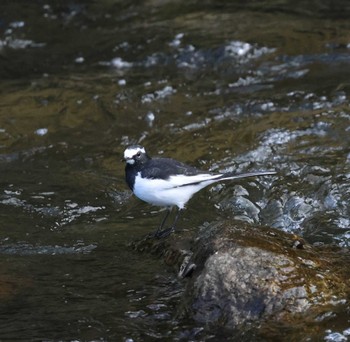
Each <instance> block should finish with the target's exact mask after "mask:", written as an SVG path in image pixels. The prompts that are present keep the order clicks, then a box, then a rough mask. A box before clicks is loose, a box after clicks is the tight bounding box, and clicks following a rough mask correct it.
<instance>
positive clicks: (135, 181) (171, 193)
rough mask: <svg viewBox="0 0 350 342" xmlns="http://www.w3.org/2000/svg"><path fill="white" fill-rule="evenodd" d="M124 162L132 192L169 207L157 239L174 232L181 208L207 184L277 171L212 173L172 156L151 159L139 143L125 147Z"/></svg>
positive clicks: (156, 203) (141, 197) (126, 177)
mask: <svg viewBox="0 0 350 342" xmlns="http://www.w3.org/2000/svg"><path fill="white" fill-rule="evenodd" d="M123 161H125V162H126V166H125V179H126V183H127V184H128V186H129V188H130V189H131V190H132V192H133V193H134V194H135V195H136V196H137V197H138V198H140V199H141V200H143V201H145V202H147V203H150V204H152V205H155V206H161V207H167V208H168V210H167V213H166V215H165V217H164V219H163V220H162V222H161V224H160V226H159V228H158V229H157V230H156V232H155V233H154V234H153V236H154V237H157V238H161V237H165V236H168V235H169V234H170V233H172V232H173V231H175V228H176V223H177V220H178V218H179V214H180V211H181V210H183V209H184V208H185V205H186V203H187V202H188V201H189V200H190V198H191V197H192V196H193V195H194V194H195V193H196V192H198V191H199V190H201V189H203V188H205V187H206V186H208V185H210V184H213V183H216V182H221V181H226V180H233V179H240V178H246V177H256V176H266V175H274V174H276V172H275V171H256V172H249V173H242V174H233V173H232V172H228V173H223V174H220V173H218V174H212V173H209V172H203V171H200V170H198V169H196V168H195V167H192V166H189V165H186V164H184V163H182V162H179V161H177V160H174V159H171V158H151V157H150V156H149V155H148V154H147V152H146V150H145V148H144V147H142V146H140V145H132V146H129V147H127V148H126V150H125V151H124V158H123ZM174 206H177V208H178V212H177V214H176V217H175V221H174V223H173V224H172V225H171V226H170V227H169V228H167V229H164V230H163V226H164V224H165V222H166V220H167V218H168V215H169V213H170V211H171V209H172V207H174Z"/></svg>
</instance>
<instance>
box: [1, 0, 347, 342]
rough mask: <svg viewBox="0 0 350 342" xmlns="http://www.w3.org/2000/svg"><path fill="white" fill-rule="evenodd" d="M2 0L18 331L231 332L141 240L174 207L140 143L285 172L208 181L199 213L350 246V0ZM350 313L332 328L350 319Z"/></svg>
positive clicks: (138, 336)
mask: <svg viewBox="0 0 350 342" xmlns="http://www.w3.org/2000/svg"><path fill="white" fill-rule="evenodd" d="M0 7H1V9H2V10H1V11H0V13H1V14H0V27H1V31H0V60H1V63H0V77H1V82H0V90H1V93H0V174H1V178H0V179H1V189H0V216H1V230H0V265H1V267H0V317H1V319H0V339H1V340H4V341H6V340H14V339H28V340H29V339H31V340H46V341H49V340H84V341H90V340H106V341H111V340H118V341H120V340H122V341H129V342H131V341H149V340H157V339H158V340H162V341H164V340H198V341H199V340H210V339H211V338H214V339H215V338H219V337H220V338H223V339H228V338H229V336H231V333H228V334H227V335H225V332H213V331H208V330H207V329H206V327H204V326H201V325H198V324H196V323H195V322H189V321H187V320H183V319H182V318H180V317H177V315H176V308H177V305H178V301H179V298H180V295H181V291H182V289H183V281H181V280H179V279H177V278H176V275H175V274H174V273H173V271H172V270H171V269H169V268H168V267H167V266H166V265H164V264H163V262H162V261H160V260H157V259H156V258H155V257H153V256H151V255H147V254H140V253H138V252H136V251H133V250H132V249H131V248H130V247H128V245H129V243H130V242H132V241H134V240H135V239H137V238H139V237H141V236H143V235H144V234H146V233H148V232H150V231H152V230H153V229H154V228H155V227H156V226H157V224H158V222H159V219H160V217H159V216H160V213H159V211H158V209H157V208H151V207H150V206H148V205H146V204H143V203H141V202H139V201H138V200H137V199H135V198H134V197H131V194H130V193H129V191H128V190H127V188H126V186H125V184H124V170H123V165H122V163H121V162H120V159H121V155H122V152H123V150H124V148H125V146H126V145H128V144H131V143H137V142H141V143H142V144H144V145H145V146H146V147H147V148H148V150H149V152H150V153H151V154H152V155H164V156H165V155H166V156H171V157H174V158H178V159H180V160H182V161H184V162H187V163H190V164H192V165H194V166H197V167H200V168H203V169H208V170H211V171H222V172H223V171H237V172H243V171H248V170H258V169H276V170H277V171H278V176H277V177H273V179H267V180H265V179H264V180H263V179H261V180H256V181H253V182H242V183H240V184H225V185H218V186H215V187H213V188H211V189H208V190H204V191H203V192H202V193H200V194H198V195H196V196H195V198H194V199H193V200H192V201H191V202H190V203H189V208H188V210H187V211H186V213H185V215H184V217H183V220H182V226H183V229H189V230H195V229H198V228H199V227H200V226H201V225H202V224H203V223H205V222H210V221H212V220H216V219H220V218H221V217H225V218H227V217H229V218H232V219H235V220H237V221H238V222H239V221H246V222H251V223H252V224H265V225H268V226H271V227H275V228H277V229H282V230H285V231H287V232H292V233H296V234H300V235H302V236H303V237H304V238H305V239H306V240H307V241H308V242H310V243H314V244H317V245H320V244H335V245H337V246H340V247H342V248H348V247H349V245H350V207H349V202H350V190H349V189H350V187H349V183H350V166H349V165H350V148H349V146H350V138H349V136H350V110H349V81H348V80H349V77H350V59H349V53H350V24H349V15H350V8H349V5H348V4H347V2H346V1H338V2H337V3H336V4H333V7H329V3H328V2H326V1H321V2H317V3H315V4H312V5H311V3H309V2H308V4H304V3H303V2H300V3H299V2H297V3H295V1H293V2H292V1H290V2H284V3H283V4H281V3H280V2H275V1H264V2H249V3H247V4H245V5H242V4H238V3H236V2H232V1H227V2H226V1H222V2H220V4H218V3H217V2H214V1H213V2H210V1H207V2H205V3H204V4H203V5H199V4H196V3H195V2H181V1H178V2H171V1H169V2H165V3H159V2H152V1H151V2H147V3H141V2H125V1H123V2H111V1H100V2H81V1H80V2H78V1H77V2H72V1H61V2H60V4H59V5H53V4H50V3H47V4H43V3H41V2H34V3H30V4H28V3H27V2H26V1H25V2H24V1H16V2H14V3H11V4H10V3H8V4H2V5H0ZM343 317H344V320H343V321H341V322H340V321H339V322H338V323H334V322H332V323H331V324H329V325H327V323H325V324H324V327H322V329H320V330H321V331H320V338H321V339H326V340H329V341H341V340H342V339H341V338H343V337H344V339H345V338H346V336H349V333H348V330H349V323H348V320H349V316H348V314H346V312H345V311H344V314H343ZM220 334H221V335H223V336H221V335H220ZM237 334H238V335H237V336H239V337H238V338H243V337H242V336H241V335H240V334H239V332H238V333H237ZM245 338H246V339H247V340H251V338H252V337H251V336H246V337H245ZM337 338H340V340H339V339H337Z"/></svg>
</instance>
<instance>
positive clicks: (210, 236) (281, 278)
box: [134, 221, 349, 329]
mask: <svg viewBox="0 0 350 342" xmlns="http://www.w3.org/2000/svg"><path fill="white" fill-rule="evenodd" d="M134 247H136V248H137V249H138V250H148V251H150V252H152V253H153V254H158V255H162V256H163V257H164V260H165V262H166V263H167V264H168V265H172V266H173V267H174V268H175V269H176V271H177V272H178V274H179V276H181V277H183V278H186V280H184V282H185V290H184V293H183V300H182V303H181V305H180V307H179V315H180V316H188V317H190V318H191V319H194V320H195V321H197V322H198V323H202V324H203V323H205V324H207V325H213V326H215V327H216V328H217V327H220V326H221V327H223V328H225V329H235V328H237V327H238V326H242V325H246V326H247V325H249V326H252V325H260V326H261V327H263V326H265V328H266V325H271V324H275V323H278V324H283V322H289V323H290V322H294V321H295V322H296V324H297V323H298V322H301V321H302V320H303V319H305V317H307V319H308V320H309V321H310V322H317V321H319V320H320V317H327V312H329V311H330V310H331V308H332V307H334V306H336V305H341V304H345V303H346V300H347V298H348V295H349V279H348V276H347V274H348V273H347V272H349V266H346V265H349V262H348V261H349V253H347V252H346V251H345V252H344V250H340V249H339V248H334V247H323V248H320V247H313V246H311V245H309V244H307V243H306V242H305V241H303V239H301V238H300V237H298V236H296V235H292V234H287V233H285V232H282V231H279V230H276V229H273V228H266V227H261V226H252V225H250V224H246V223H244V222H237V221H220V222H215V223H211V224H207V225H206V226H203V227H202V228H201V229H200V230H199V231H198V232H196V233H192V234H191V233H190V232H182V233H178V234H174V235H172V236H171V237H169V238H168V239H163V240H154V239H145V240H143V241H139V242H138V243H136V244H134ZM340 259H344V264H342V266H341V267H339V262H340ZM346 261H347V262H346Z"/></svg>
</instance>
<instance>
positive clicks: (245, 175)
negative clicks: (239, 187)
mask: <svg viewBox="0 0 350 342" xmlns="http://www.w3.org/2000/svg"><path fill="white" fill-rule="evenodd" d="M275 174H277V172H276V171H255V172H247V173H239V174H237V173H236V174H234V173H233V172H227V173H224V174H223V175H222V176H221V177H220V178H219V179H220V180H229V179H241V178H248V177H259V176H270V175H275Z"/></svg>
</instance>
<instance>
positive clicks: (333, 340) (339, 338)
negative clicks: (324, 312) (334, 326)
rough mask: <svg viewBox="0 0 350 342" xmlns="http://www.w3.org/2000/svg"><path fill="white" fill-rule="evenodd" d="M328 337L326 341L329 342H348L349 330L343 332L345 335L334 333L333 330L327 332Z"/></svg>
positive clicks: (325, 338)
mask: <svg viewBox="0 0 350 342" xmlns="http://www.w3.org/2000/svg"><path fill="white" fill-rule="evenodd" d="M326 334H327V335H326V336H325V337H324V340H325V341H327V342H343V341H348V336H350V334H349V329H346V330H344V331H343V333H340V332H333V331H332V330H326Z"/></svg>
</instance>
